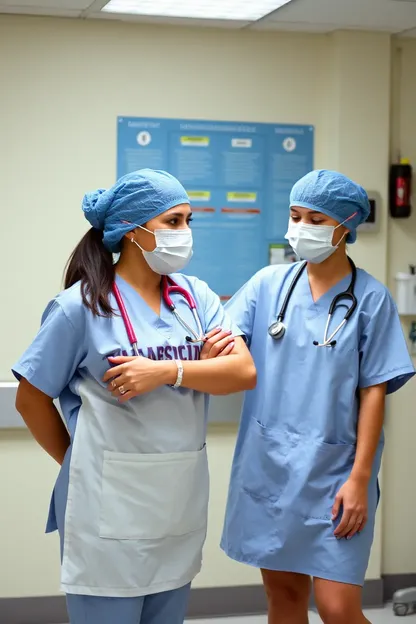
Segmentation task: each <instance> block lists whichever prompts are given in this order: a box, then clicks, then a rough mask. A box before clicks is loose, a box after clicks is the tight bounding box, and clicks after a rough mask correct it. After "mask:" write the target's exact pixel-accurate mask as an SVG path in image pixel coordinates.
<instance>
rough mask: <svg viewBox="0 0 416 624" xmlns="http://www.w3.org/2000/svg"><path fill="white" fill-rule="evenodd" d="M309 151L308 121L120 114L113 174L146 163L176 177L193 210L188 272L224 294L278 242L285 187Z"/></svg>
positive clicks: (303, 167)
mask: <svg viewBox="0 0 416 624" xmlns="http://www.w3.org/2000/svg"><path fill="white" fill-rule="evenodd" d="M313 150H314V129H313V127H312V126H300V125H284V124H264V123H239V122H236V123H231V122H217V121H192V120H182V119H151V118H138V117H119V118H118V135H117V177H118V178H119V177H121V176H123V175H125V174H126V173H130V172H132V171H135V170H137V169H142V168H145V167H149V168H151V169H164V170H166V171H169V172H170V173H172V174H173V175H174V176H176V177H177V178H178V179H179V180H180V181H181V182H182V184H183V185H184V187H185V188H186V190H187V192H188V194H189V197H190V199H191V203H192V212H193V215H194V220H193V223H192V230H193V235H194V256H193V258H192V260H191V262H190V264H189V266H188V267H187V269H186V273H188V274H190V275H196V276H197V277H199V278H201V279H203V280H205V281H206V282H207V283H208V284H209V286H210V287H211V288H212V289H213V290H214V291H215V292H217V293H218V294H219V295H220V296H221V298H222V299H224V300H225V299H228V298H229V297H231V296H232V295H233V294H234V293H235V292H236V291H237V290H238V289H239V288H240V286H242V285H243V284H244V283H245V282H246V281H247V280H248V279H249V278H250V277H251V276H252V275H253V274H254V273H255V272H256V271H258V270H259V269H261V268H262V267H264V266H266V265H267V264H268V263H269V246H270V245H271V244H278V243H283V242H284V236H285V234H286V231H287V223H288V204H289V193H290V189H291V188H292V186H293V184H294V183H295V182H296V181H297V180H298V179H299V178H301V177H302V176H303V175H305V174H306V173H308V172H309V171H311V170H312V169H313Z"/></svg>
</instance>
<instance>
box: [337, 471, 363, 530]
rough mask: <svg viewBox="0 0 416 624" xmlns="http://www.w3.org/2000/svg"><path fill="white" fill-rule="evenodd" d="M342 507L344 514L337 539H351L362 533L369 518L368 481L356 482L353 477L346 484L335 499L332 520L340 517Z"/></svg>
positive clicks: (338, 527)
mask: <svg viewBox="0 0 416 624" xmlns="http://www.w3.org/2000/svg"><path fill="white" fill-rule="evenodd" d="M341 505H342V507H343V513H342V518H341V522H340V523H339V525H338V526H337V528H336V529H335V531H334V535H335V537H337V538H338V539H341V538H343V537H346V538H347V539H351V538H352V537H353V536H354V535H355V534H356V533H360V532H361V531H362V530H363V529H364V527H365V525H366V522H367V518H368V483H367V481H366V480H364V479H363V480H358V479H357V480H355V479H352V478H351V477H350V478H349V479H348V481H346V482H345V483H344V485H343V486H342V488H341V489H340V490H339V492H338V494H337V495H336V498H335V503H334V506H333V508H332V520H336V518H338V516H339V512H340V508H341Z"/></svg>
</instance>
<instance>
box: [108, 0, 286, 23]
mask: <svg viewBox="0 0 416 624" xmlns="http://www.w3.org/2000/svg"><path fill="white" fill-rule="evenodd" d="M291 1H292V0H200V1H198V0H110V2H109V3H108V4H106V5H105V7H104V8H103V9H102V11H106V12H108V13H123V14H124V15H147V16H151V17H182V18H183V17H185V18H192V19H210V20H237V21H244V22H255V21H257V20H259V19H261V18H262V17H264V16H265V15H268V14H269V13H272V12H273V11H276V9H279V8H280V7H281V6H283V5H284V4H288V3H289V2H291Z"/></svg>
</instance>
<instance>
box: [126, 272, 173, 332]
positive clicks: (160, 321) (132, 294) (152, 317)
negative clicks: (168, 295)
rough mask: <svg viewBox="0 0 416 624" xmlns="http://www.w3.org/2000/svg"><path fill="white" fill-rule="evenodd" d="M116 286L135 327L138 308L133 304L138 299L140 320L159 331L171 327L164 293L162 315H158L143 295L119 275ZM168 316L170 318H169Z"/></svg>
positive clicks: (161, 303) (161, 306) (161, 307)
mask: <svg viewBox="0 0 416 624" xmlns="http://www.w3.org/2000/svg"><path fill="white" fill-rule="evenodd" d="M116 284H117V286H118V287H119V289H120V291H121V296H122V297H123V300H124V299H125V298H126V301H124V304H125V306H126V308H127V313H128V315H129V316H130V319H131V322H132V324H133V327H134V316H135V311H136V310H137V306H135V305H134V304H133V302H134V299H138V300H139V301H140V318H141V320H144V321H146V322H147V323H149V325H153V326H154V327H156V328H157V329H160V327H161V326H163V325H167V326H168V327H169V326H170V325H171V322H172V321H171V318H170V317H171V316H172V314H171V312H170V310H168V309H167V307H166V304H165V302H164V301H163V297H162V292H160V315H158V314H157V313H156V312H155V311H154V310H152V308H151V307H150V306H149V304H148V303H147V302H146V301H145V300H144V299H143V297H142V296H141V294H140V293H139V292H137V290H136V289H135V288H134V287H133V286H131V284H129V283H128V282H126V280H125V279H123V278H122V277H121V276H120V275H119V274H118V273H116ZM167 315H168V316H167ZM169 321H170V322H169Z"/></svg>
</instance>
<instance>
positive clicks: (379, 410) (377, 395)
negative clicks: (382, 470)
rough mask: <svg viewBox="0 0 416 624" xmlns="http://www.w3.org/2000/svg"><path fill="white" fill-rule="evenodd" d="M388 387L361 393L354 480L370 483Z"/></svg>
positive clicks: (373, 388) (376, 387)
mask: <svg viewBox="0 0 416 624" xmlns="http://www.w3.org/2000/svg"><path fill="white" fill-rule="evenodd" d="M385 397H386V385H385V384H382V385H379V386H373V387H371V388H365V389H363V390H361V392H360V411H359V416H358V429H357V450H356V456H355V461H354V466H353V469H352V472H351V477H352V478H353V479H359V480H365V481H369V480H370V478H371V473H372V468H373V462H374V457H375V454H376V451H377V446H378V444H379V441H380V436H381V431H382V428H383V422H384V410H385Z"/></svg>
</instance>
